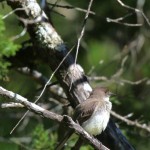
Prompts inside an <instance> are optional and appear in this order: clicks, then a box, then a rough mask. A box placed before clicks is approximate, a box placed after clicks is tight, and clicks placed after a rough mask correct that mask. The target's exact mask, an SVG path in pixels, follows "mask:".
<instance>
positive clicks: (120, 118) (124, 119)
mask: <svg viewBox="0 0 150 150" xmlns="http://www.w3.org/2000/svg"><path fill="white" fill-rule="evenodd" d="M111 115H113V116H114V117H115V118H117V119H119V120H122V121H123V122H125V123H127V125H131V126H135V127H138V128H140V129H144V130H146V131H147V132H150V126H147V125H146V124H140V123H138V122H137V121H131V120H129V119H127V118H125V117H123V116H121V115H119V114H117V113H116V112H114V111H111Z"/></svg>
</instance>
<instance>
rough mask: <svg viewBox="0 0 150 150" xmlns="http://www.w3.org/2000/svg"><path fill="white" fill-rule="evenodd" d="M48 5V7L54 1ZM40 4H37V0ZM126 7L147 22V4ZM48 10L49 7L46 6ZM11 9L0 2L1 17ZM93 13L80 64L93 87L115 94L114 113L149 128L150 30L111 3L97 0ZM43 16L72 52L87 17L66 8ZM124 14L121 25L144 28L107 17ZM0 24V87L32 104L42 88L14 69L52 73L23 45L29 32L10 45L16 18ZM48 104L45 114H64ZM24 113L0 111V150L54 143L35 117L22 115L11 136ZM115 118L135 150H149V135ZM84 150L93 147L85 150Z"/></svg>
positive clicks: (49, 126) (53, 130) (53, 132)
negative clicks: (102, 87) (140, 10)
mask: <svg viewBox="0 0 150 150" xmlns="http://www.w3.org/2000/svg"><path fill="white" fill-rule="evenodd" d="M49 2H51V3H52V1H49ZM53 2H55V1H53ZM142 2H143V4H142ZM39 3H40V4H41V2H39ZM125 3H126V4H127V5H129V6H132V7H137V8H139V9H143V12H144V13H145V15H146V16H147V18H150V3H149V2H148V0H145V1H140V0H137V1H130V0H126V1H125ZM58 4H61V5H72V6H74V7H80V8H83V9H87V7H88V1H78V2H76V1H74V0H68V1H58ZM49 7H50V8H51V6H50V5H49ZM10 11H11V9H10V8H9V7H8V6H7V4H6V2H2V3H0V15H2V16H4V15H6V14H8V12H10ZM92 11H94V12H95V13H96V15H90V16H89V19H88V21H87V25H86V30H85V34H84V37H83V39H82V41H81V46H80V50H79V55H78V63H79V64H81V66H82V67H83V68H84V69H85V73H86V74H87V77H89V80H90V83H91V85H92V86H93V87H94V86H97V85H101V86H108V87H109V88H110V89H111V91H113V92H114V93H116V94H117V96H116V98H113V99H112V102H113V110H114V111H115V112H117V113H118V114H121V115H122V116H127V115H128V114H132V115H131V117H130V118H129V119H131V120H137V121H138V122H140V123H141V124H143V123H146V124H149V120H150V115H149V108H150V95H149V93H150V85H149V84H150V80H149V76H150V63H149V62H150V49H149V47H150V42H149V40H150V30H149V29H150V26H149V25H148V24H147V23H146V21H145V20H144V18H143V16H142V15H141V14H140V13H139V14H136V13H135V12H134V11H131V10H128V9H126V8H123V7H122V6H120V5H119V4H118V3H117V1H114V0H109V1H108V0H105V1H96V0H95V1H94V3H93V5H92ZM47 12H48V15H50V16H51V20H52V23H53V25H54V27H55V29H56V31H57V32H58V33H59V34H60V35H61V37H62V39H63V40H64V41H65V42H66V44H67V45H68V47H69V48H71V47H72V46H73V45H74V44H75V43H76V42H77V38H78V37H79V35H80V31H81V27H82V24H83V20H84V16H85V13H83V12H80V11H77V10H75V9H66V8H52V9H51V11H50V10H48V11H47ZM126 15H129V16H128V17H126V18H125V19H123V21H122V22H126V23H132V24H137V23H139V24H142V26H140V27H135V26H134V27H131V26H125V25H123V24H117V23H112V22H110V23H108V22H107V21H106V18H107V17H109V18H113V19H115V18H120V17H122V16H126ZM3 21H4V24H3ZM3 21H2V20H1V22H0V31H1V32H0V41H1V42H0V51H1V53H0V60H1V61H0V70H1V71H0V79H1V80H0V85H1V86H3V87H5V88H6V89H8V90H12V91H13V92H16V93H18V94H20V95H22V96H24V97H26V98H28V99H29V100H31V101H34V99H35V96H38V95H39V94H40V92H41V88H42V85H41V84H39V83H37V82H36V81H35V80H33V78H31V77H30V76H26V75H23V74H21V73H19V72H18V71H16V70H17V68H18V67H24V66H28V67H30V68H32V69H35V70H38V71H39V72H41V73H42V74H43V75H44V76H45V77H47V78H49V76H50V75H51V73H52V72H51V70H50V69H49V67H48V66H47V64H45V63H44V62H42V61H41V60H40V59H39V57H36V54H35V50H34V49H33V50H32V49H27V47H28V46H30V45H31V46H32V44H31V43H27V44H25V45H23V46H22V45H21V43H22V42H24V41H26V40H29V36H28V34H27V33H26V34H25V35H24V36H23V37H20V38H18V39H16V40H14V41H13V42H12V41H10V38H12V37H14V36H16V35H18V34H20V32H22V30H23V28H22V27H21V25H20V23H19V21H18V20H17V18H16V16H15V15H14V14H12V15H10V16H8V17H7V18H6V19H4V20H3ZM4 27H5V30H4V29H3V28H4ZM75 53H76V50H74V51H73V53H72V54H73V55H75ZM6 57H7V59H6ZM96 77H97V78H96ZM101 77H103V78H101ZM98 78H99V79H98ZM141 79H145V80H144V81H143V82H141V83H139V84H135V82H134V81H139V80H141ZM53 81H55V78H54V79H53ZM130 81H131V82H130ZM132 81H133V82H134V83H132ZM51 99H52V95H51V94H50V93H49V92H46V93H45V94H44V96H43V97H42V99H41V100H40V102H39V103H41V105H42V106H43V105H44V104H45V105H46V104H47V102H48V101H49V100H51ZM5 101H6V99H5V98H2V97H0V102H1V103H2V102H5ZM47 105H48V106H46V107H47V108H48V109H49V110H52V111H56V112H59V113H61V112H62V106H61V105H60V106H58V104H56V103H55V102H53V101H51V103H50V104H47ZM24 112H25V110H24V109H19V108H17V109H0V147H1V148H2V149H3V150H4V149H6V150H7V149H14V150H18V149H31V148H32V149H53V148H54V145H55V144H56V143H55V142H56V139H57V128H58V125H57V124H54V123H53V122H51V121H49V120H45V119H42V118H40V117H38V116H35V115H34V114H33V113H30V114H29V115H28V116H27V117H26V119H25V120H24V121H23V122H22V124H21V125H20V126H19V127H18V128H17V129H16V131H15V132H14V133H13V134H12V135H10V134H9V132H10V130H11V129H12V128H13V127H14V125H15V124H16V123H17V121H18V120H19V118H21V116H22V115H23V114H24ZM114 120H115V121H116V123H117V125H118V126H119V127H120V129H121V130H122V132H123V133H124V135H125V136H126V137H127V139H128V140H129V141H130V142H131V143H132V144H133V146H134V147H135V148H136V149H137V150H141V149H142V150H147V149H149V148H150V135H149V133H147V132H146V131H144V130H142V129H138V128H136V127H133V126H128V125H127V124H126V123H123V122H122V121H120V120H117V119H115V118H114ZM75 139H76V136H74V137H73V138H72V140H71V141H70V142H69V145H72V143H73V142H74V140H75ZM49 141H50V142H49ZM84 148H85V147H84ZM84 148H83V149H84ZM85 149H87V147H86V148H85ZM88 149H91V148H90V147H88Z"/></svg>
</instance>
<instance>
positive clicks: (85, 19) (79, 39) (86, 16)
mask: <svg viewBox="0 0 150 150" xmlns="http://www.w3.org/2000/svg"><path fill="white" fill-rule="evenodd" d="M92 3H93V0H90V2H89V6H88V9H87V12H86V15H85V18H84V22H83V25H82V30H81V33H80V36H79V38H78V42H77V49H76V55H75V64H76V62H77V57H78V52H79V47H80V42H81V39H82V37H83V35H84V31H85V25H86V22H87V19H88V16H89V12H90V9H91V6H92Z"/></svg>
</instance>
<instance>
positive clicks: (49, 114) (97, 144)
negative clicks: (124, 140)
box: [0, 86, 109, 150]
mask: <svg viewBox="0 0 150 150" xmlns="http://www.w3.org/2000/svg"><path fill="white" fill-rule="evenodd" d="M0 95H1V96H4V97H7V98H9V99H11V100H13V101H15V102H17V103H20V104H22V105H24V107H26V108H27V109H28V110H30V111H32V112H34V113H35V114H38V115H40V116H42V117H44V118H48V119H51V120H53V121H57V122H59V123H60V122H62V121H63V123H65V125H66V126H67V127H68V124H69V127H70V128H72V129H74V130H75V132H77V133H78V134H80V135H81V136H82V137H83V138H85V139H86V140H88V142H89V143H90V144H91V145H93V146H94V148H96V149H97V150H109V149H108V148H107V147H105V146H104V145H103V144H102V143H101V142H99V141H98V140H97V139H95V138H94V137H93V136H90V135H89V134H88V133H87V132H86V131H85V130H84V129H83V128H82V127H81V126H80V125H79V124H77V123H75V122H74V121H73V120H72V118H71V117H69V116H66V115H65V116H61V115H59V114H56V113H53V112H51V111H48V110H46V109H44V108H42V107H40V106H38V105H36V104H34V103H32V102H29V101H28V100H27V99H26V98H24V97H22V96H21V95H19V94H16V93H13V92H12V91H8V90H6V89H4V88H3V87H1V86H0Z"/></svg>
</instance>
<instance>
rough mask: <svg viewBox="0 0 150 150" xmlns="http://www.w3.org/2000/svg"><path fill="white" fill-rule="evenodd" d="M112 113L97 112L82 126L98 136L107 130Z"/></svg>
mask: <svg viewBox="0 0 150 150" xmlns="http://www.w3.org/2000/svg"><path fill="white" fill-rule="evenodd" d="M109 116H110V113H109V112H108V111H106V110H103V111H101V112H99V111H97V112H95V113H94V114H93V115H92V116H91V117H90V118H89V119H88V120H87V121H85V122H84V123H83V124H82V127H83V128H84V129H85V130H86V131H87V132H88V133H89V134H91V135H98V134H100V133H101V132H102V131H104V130H105V128H106V126H107V124H108V121H109Z"/></svg>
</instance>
